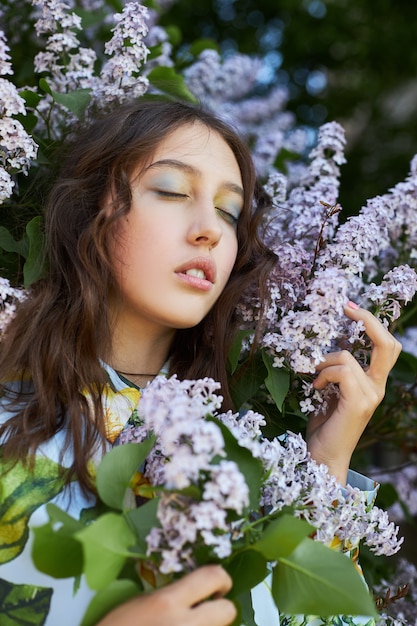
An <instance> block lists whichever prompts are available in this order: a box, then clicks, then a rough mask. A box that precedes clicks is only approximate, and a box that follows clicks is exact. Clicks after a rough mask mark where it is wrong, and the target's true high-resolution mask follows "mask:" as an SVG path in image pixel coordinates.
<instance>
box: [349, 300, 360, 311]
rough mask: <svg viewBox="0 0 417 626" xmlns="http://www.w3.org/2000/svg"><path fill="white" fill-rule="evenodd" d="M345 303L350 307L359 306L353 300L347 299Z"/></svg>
mask: <svg viewBox="0 0 417 626" xmlns="http://www.w3.org/2000/svg"><path fill="white" fill-rule="evenodd" d="M347 305H348V307H349V308H350V309H359V306H358V305H357V304H356V303H355V302H352V301H351V300H349V302H348V303H347Z"/></svg>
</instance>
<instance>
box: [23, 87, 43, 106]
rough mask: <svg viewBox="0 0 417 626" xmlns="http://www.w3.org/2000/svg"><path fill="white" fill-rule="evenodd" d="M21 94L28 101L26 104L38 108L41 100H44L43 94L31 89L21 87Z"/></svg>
mask: <svg viewBox="0 0 417 626" xmlns="http://www.w3.org/2000/svg"><path fill="white" fill-rule="evenodd" d="M19 96H21V97H22V98H23V100H24V101H25V103H26V106H28V107H31V108H33V109H36V107H37V106H38V104H39V102H40V101H41V100H42V96H40V95H39V94H38V93H36V91H32V90H31V89H21V90H19Z"/></svg>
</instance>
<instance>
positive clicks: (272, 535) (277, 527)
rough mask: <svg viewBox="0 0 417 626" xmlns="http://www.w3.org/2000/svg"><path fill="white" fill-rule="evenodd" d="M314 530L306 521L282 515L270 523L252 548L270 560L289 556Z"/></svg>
mask: <svg viewBox="0 0 417 626" xmlns="http://www.w3.org/2000/svg"><path fill="white" fill-rule="evenodd" d="M313 530H314V528H313V526H311V525H310V524H308V523H307V522H306V521H304V520H301V519H298V518H296V517H294V516H293V515H282V516H281V517H279V518H278V519H276V520H273V521H272V522H270V523H269V524H268V526H267V527H266V528H265V530H264V532H263V533H262V537H261V538H260V539H259V541H257V542H256V543H254V544H252V546H251V548H252V549H253V550H257V551H258V552H260V553H261V554H262V555H263V556H264V557H265V558H266V559H267V560H268V561H276V560H277V559H280V558H284V557H287V556H288V555H289V554H291V552H292V551H293V550H294V549H295V548H296V547H297V546H298V545H299V544H300V543H301V542H302V541H303V540H304V539H305V538H306V537H307V536H308V535H309V534H310V533H311V532H312V531H313Z"/></svg>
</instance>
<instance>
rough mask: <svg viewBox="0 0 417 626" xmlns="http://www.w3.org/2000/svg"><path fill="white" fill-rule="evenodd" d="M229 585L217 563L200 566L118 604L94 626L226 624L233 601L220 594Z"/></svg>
mask: <svg viewBox="0 0 417 626" xmlns="http://www.w3.org/2000/svg"><path fill="white" fill-rule="evenodd" d="M231 586H232V581H231V579H230V577H229V575H228V574H227V573H226V572H225V570H224V569H222V568H221V567H220V566H219V565H207V566H204V567H200V568H199V569H197V570H195V571H194V572H192V573H191V574H187V575H186V576H184V578H181V580H178V581H176V582H174V583H171V584H170V585H167V586H166V587H163V588H162V589H158V590H157V591H153V592H152V593H145V594H143V595H138V596H137V597H136V598H134V599H133V600H129V602H126V603H125V604H122V605H120V606H118V607H117V608H116V609H114V610H113V611H111V613H109V614H108V615H106V617H105V618H104V619H102V620H101V621H100V622H99V624H97V626H115V624H117V626H138V625H139V624H141V626H227V625H228V624H231V623H232V622H233V620H234V619H235V617H236V608H235V606H234V604H233V603H232V602H231V601H230V600H226V599H225V598H223V597H222V596H223V595H224V594H226V593H227V592H228V591H229V590H230V588H231Z"/></svg>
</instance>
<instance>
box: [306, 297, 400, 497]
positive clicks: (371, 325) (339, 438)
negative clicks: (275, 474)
mask: <svg viewBox="0 0 417 626" xmlns="http://www.w3.org/2000/svg"><path fill="white" fill-rule="evenodd" d="M345 313H346V315H347V316H348V317H350V318H351V319H352V320H355V321H358V320H362V321H363V323H364V324H365V329H366V334H367V335H368V337H369V338H370V339H371V341H372V343H373V349H372V354H371V360H370V364H369V367H368V368H367V369H366V370H364V369H363V368H362V367H361V366H360V365H359V363H358V362H357V361H356V360H355V359H354V357H353V356H352V355H351V354H350V353H349V352H347V351H345V350H343V351H341V352H333V353H331V354H328V355H327V356H326V358H325V360H324V362H323V363H320V365H319V366H318V367H317V372H318V376H317V378H316V379H315V381H314V386H315V387H316V389H324V387H325V386H326V385H327V384H328V383H336V384H337V385H338V386H339V390H340V396H339V398H338V400H337V403H336V405H335V406H334V407H331V409H330V410H329V412H328V413H327V414H318V415H314V416H312V417H311V418H310V421H309V424H308V428H307V445H308V449H309V450H310V453H311V456H312V457H313V458H314V459H315V460H316V461H317V462H319V463H324V464H325V465H327V466H328V468H329V470H330V472H331V473H332V474H334V475H335V476H336V478H337V479H338V481H339V482H340V483H341V484H342V485H345V484H346V476H347V472H348V469H349V464H350V459H351V456H352V453H353V451H354V449H355V448H356V445H357V443H358V441H359V439H360V437H361V435H362V433H363V431H364V430H365V427H366V425H367V424H368V422H369V420H370V419H371V417H372V414H373V412H374V411H375V409H376V407H377V406H378V405H379V404H380V402H381V401H382V399H383V397H384V395H385V385H386V382H387V378H388V374H389V372H390V370H391V368H392V367H393V365H394V364H395V362H396V360H397V358H398V356H399V354H400V352H401V344H400V343H399V342H398V341H397V340H396V339H395V338H394V337H393V336H392V335H391V334H390V333H389V332H388V331H387V330H386V328H385V327H384V326H383V325H382V324H381V323H380V322H379V321H378V320H377V319H376V318H375V317H374V316H373V315H372V313H370V312H369V311H365V310H364V309H360V308H359V307H357V306H356V305H355V304H352V303H349V305H348V306H346V307H345Z"/></svg>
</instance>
